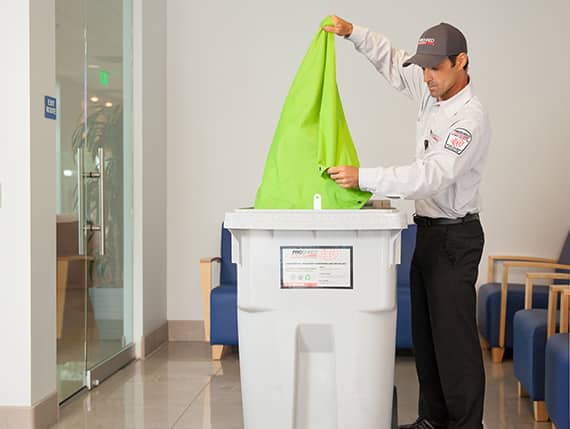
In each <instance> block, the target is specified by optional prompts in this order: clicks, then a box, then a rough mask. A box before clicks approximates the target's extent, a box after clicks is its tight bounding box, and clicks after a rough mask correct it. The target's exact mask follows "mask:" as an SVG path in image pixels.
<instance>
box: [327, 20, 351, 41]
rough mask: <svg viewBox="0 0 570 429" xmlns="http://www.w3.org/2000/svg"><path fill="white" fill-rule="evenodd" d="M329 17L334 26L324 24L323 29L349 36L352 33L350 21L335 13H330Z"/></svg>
mask: <svg viewBox="0 0 570 429" xmlns="http://www.w3.org/2000/svg"><path fill="white" fill-rule="evenodd" d="M331 18H332V21H333V23H334V27H331V26H330V25H325V26H324V27H323V30H325V31H326V32H328V33H334V34H336V35H338V36H350V35H351V34H352V24H351V23H350V22H348V21H345V20H344V19H342V18H339V17H338V16H336V15H332V16H331Z"/></svg>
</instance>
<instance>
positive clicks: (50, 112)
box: [44, 95, 57, 119]
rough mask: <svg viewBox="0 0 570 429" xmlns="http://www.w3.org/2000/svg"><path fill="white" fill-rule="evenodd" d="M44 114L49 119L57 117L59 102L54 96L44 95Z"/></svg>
mask: <svg viewBox="0 0 570 429" xmlns="http://www.w3.org/2000/svg"><path fill="white" fill-rule="evenodd" d="M44 116H45V117H46V118H48V119H55V118H56V116H57V102H56V99H55V98H53V97H49V96H47V95H46V96H45V97H44Z"/></svg>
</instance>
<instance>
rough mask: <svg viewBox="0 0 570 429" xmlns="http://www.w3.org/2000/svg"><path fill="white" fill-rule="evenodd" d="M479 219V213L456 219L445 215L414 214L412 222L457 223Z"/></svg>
mask: <svg viewBox="0 0 570 429" xmlns="http://www.w3.org/2000/svg"><path fill="white" fill-rule="evenodd" d="M476 220H479V213H469V214H467V215H465V216H463V217H460V218H458V219H449V218H445V217H435V218H434V217H425V216H414V223H415V224H416V225H418V226H439V225H458V224H463V223H467V222H473V221H476Z"/></svg>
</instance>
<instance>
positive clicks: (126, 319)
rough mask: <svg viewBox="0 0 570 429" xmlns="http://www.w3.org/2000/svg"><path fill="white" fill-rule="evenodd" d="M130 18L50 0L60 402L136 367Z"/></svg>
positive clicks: (96, 4) (105, 8) (93, 0)
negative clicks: (53, 5)
mask: <svg viewBox="0 0 570 429" xmlns="http://www.w3.org/2000/svg"><path fill="white" fill-rule="evenodd" d="M130 10H131V9H130V0H124V1H116V0H56V70H57V72H56V76H57V85H58V98H59V100H60V101H59V105H60V115H59V117H58V133H57V164H58V165H57V166H58V169H57V174H58V177H57V187H58V189H57V207H58V217H57V240H58V242H57V246H58V257H57V267H58V268H57V272H58V278H57V285H58V289H57V302H58V309H57V332H58V346H57V364H58V393H59V399H60V401H63V400H65V399H67V398H68V397H69V396H70V395H73V394H74V393H75V392H77V391H78V390H80V389H82V388H83V387H88V388H91V387H93V386H95V385H97V384H98V383H99V382H100V381H102V379H104V378H105V377H107V376H108V375H110V374H111V373H112V372H113V371H114V370H116V369H118V368H120V367H121V366H123V365H124V364H125V363H126V362H128V360H129V359H131V358H132V352H130V351H131V350H132V281H131V277H132V276H131V273H132V240H131V237H132V222H131V215H132V197H131V196H132V191H131V189H132V185H131V183H132V146H131V132H130V130H131V124H132V120H131V113H130V112H131V88H130V82H131V57H130V52H131V44H130V40H131V36H130V34H131V26H130V17H131V12H130ZM125 351H129V352H128V353H125ZM117 357H118V359H117ZM114 361H116V363H113V362H114ZM101 368H103V370H101Z"/></svg>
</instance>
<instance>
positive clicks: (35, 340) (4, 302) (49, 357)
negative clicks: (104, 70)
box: [0, 0, 56, 406]
mask: <svg viewBox="0 0 570 429" xmlns="http://www.w3.org/2000/svg"><path fill="white" fill-rule="evenodd" d="M53 23H54V2H53V0H47V1H46V0H29V1H25V2H21V1H19V2H15V1H12V2H4V3H2V4H1V5H0V40H5V41H7V40H10V43H4V44H3V52H2V54H3V56H4V58H5V60H6V63H5V65H4V67H2V70H1V72H0V73H1V75H0V76H1V77H2V82H3V83H4V85H3V91H2V101H0V118H1V124H2V126H1V127H0V183H1V187H2V192H1V194H2V198H1V202H0V237H1V239H0V314H1V315H2V323H0V338H2V346H3V348H2V350H3V353H2V358H1V362H0V380H2V385H1V386H0V405H6V406H30V405H32V404H33V403H34V402H37V401H39V400H41V399H43V398H45V397H46V396H47V395H49V394H52V393H53V392H54V391H55V389H56V386H55V382H56V380H55V369H56V359H55V355H56V350H55V347H56V340H55V306H56V304H55V263H54V262H55V259H56V256H55V156H54V154H55V121H52V120H48V119H45V118H44V117H43V105H44V95H55V51H54V34H55V33H54V32H55V28H54V24H53Z"/></svg>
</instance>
